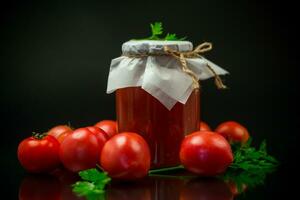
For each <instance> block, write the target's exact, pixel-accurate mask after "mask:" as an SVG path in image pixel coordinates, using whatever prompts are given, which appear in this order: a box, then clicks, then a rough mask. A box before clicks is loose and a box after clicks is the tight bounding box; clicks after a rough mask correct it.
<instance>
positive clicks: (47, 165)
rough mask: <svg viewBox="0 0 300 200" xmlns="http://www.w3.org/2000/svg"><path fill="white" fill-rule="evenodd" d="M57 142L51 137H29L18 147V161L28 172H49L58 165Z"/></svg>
mask: <svg viewBox="0 0 300 200" xmlns="http://www.w3.org/2000/svg"><path fill="white" fill-rule="evenodd" d="M58 152H59V142H58V141H57V140H56V139H55V138H54V137H53V136H51V135H47V136H44V137H43V138H42V139H37V138H35V137H29V138H26V139H24V140H23V141H22V142H21V143H20V144H19V146H18V159H19V161H20V163H21V165H22V166H23V168H24V169H26V170H27V171H28V172H31V173H42V172H50V171H51V170H54V169H55V168H56V167H58V166H59V165H60V160H59V156H58Z"/></svg>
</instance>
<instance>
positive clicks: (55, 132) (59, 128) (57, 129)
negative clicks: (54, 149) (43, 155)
mask: <svg viewBox="0 0 300 200" xmlns="http://www.w3.org/2000/svg"><path fill="white" fill-rule="evenodd" d="M66 131H72V128H71V127H69V126H67V125H58V126H55V127H53V128H51V129H50V130H49V131H48V133H47V134H48V135H52V136H53V137H55V138H56V139H57V138H58V137H59V136H60V135H61V134H63V133H64V132H66Z"/></svg>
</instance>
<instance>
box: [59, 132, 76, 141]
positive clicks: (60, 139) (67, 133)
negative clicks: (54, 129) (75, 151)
mask: <svg viewBox="0 0 300 200" xmlns="http://www.w3.org/2000/svg"><path fill="white" fill-rule="evenodd" d="M71 133H73V131H66V132H63V133H62V134H60V135H59V136H58V138H57V141H58V142H59V143H60V144H61V143H62V141H64V139H65V138H66V137H67V136H68V135H70V134H71Z"/></svg>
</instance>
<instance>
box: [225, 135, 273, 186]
mask: <svg viewBox="0 0 300 200" xmlns="http://www.w3.org/2000/svg"><path fill="white" fill-rule="evenodd" d="M251 141H252V140H251V139H250V140H249V142H247V144H245V145H240V144H234V145H233V146H232V149H233V152H234V161H233V163H232V164H231V165H230V167H229V169H228V170H227V172H226V173H225V174H224V175H223V179H225V180H228V179H229V180H231V181H233V182H235V183H236V184H237V187H238V190H239V191H240V189H242V187H243V185H247V186H248V187H249V188H251V187H254V186H256V185H259V184H262V183H263V182H264V180H265V177H266V175H267V174H268V173H271V172H273V171H274V170H275V169H276V167H277V166H278V165H279V162H278V161H277V160H276V159H275V158H274V157H272V156H271V155H269V154H268V153H267V145H266V141H263V142H262V143H261V145H260V147H259V149H258V150H256V149H255V148H254V147H251V146H250V144H251Z"/></svg>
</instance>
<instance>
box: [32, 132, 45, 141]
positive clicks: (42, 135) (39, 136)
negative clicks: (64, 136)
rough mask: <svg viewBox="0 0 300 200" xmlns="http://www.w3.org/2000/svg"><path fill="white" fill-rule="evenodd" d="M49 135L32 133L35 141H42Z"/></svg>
mask: <svg viewBox="0 0 300 200" xmlns="http://www.w3.org/2000/svg"><path fill="white" fill-rule="evenodd" d="M46 135H47V133H42V134H41V133H37V132H32V137H34V138H35V139H38V140H41V139H43V138H44V137H45V136H46Z"/></svg>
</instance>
